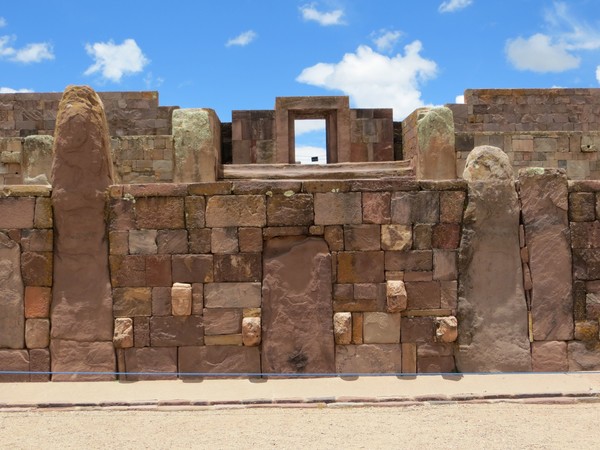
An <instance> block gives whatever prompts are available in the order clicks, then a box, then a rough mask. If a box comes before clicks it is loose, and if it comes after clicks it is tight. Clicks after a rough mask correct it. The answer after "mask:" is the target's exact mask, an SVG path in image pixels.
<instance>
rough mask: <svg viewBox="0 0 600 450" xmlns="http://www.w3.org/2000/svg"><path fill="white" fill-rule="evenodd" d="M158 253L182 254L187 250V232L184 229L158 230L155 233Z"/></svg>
mask: <svg viewBox="0 0 600 450" xmlns="http://www.w3.org/2000/svg"><path fill="white" fill-rule="evenodd" d="M156 244H157V251H158V253H159V254H170V255H173V254H184V253H187V252H188V232H187V231H186V230H159V231H158V233H157V234H156Z"/></svg>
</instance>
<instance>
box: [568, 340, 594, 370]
mask: <svg viewBox="0 0 600 450" xmlns="http://www.w3.org/2000/svg"><path fill="white" fill-rule="evenodd" d="M567 355H568V359H569V372H579V371H582V370H593V371H598V370H600V344H598V343H597V342H596V343H591V344H590V343H586V342H580V341H571V342H568V343H567Z"/></svg>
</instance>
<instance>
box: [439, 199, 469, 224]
mask: <svg viewBox="0 0 600 450" xmlns="http://www.w3.org/2000/svg"><path fill="white" fill-rule="evenodd" d="M466 197H467V194H466V192H463V191H444V192H440V222H441V223H461V222H462V218H463V210H464V207H465V199H466Z"/></svg>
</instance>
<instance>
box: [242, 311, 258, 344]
mask: <svg viewBox="0 0 600 450" xmlns="http://www.w3.org/2000/svg"><path fill="white" fill-rule="evenodd" d="M261 340H262V330H261V320H260V316H259V317H244V318H243V319H242V343H243V344H244V346H246V347H256V346H259V345H260V343H261Z"/></svg>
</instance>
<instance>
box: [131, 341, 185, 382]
mask: <svg viewBox="0 0 600 450" xmlns="http://www.w3.org/2000/svg"><path fill="white" fill-rule="evenodd" d="M124 353H125V371H126V372H131V373H135V374H136V375H127V377H126V379H127V381H140V380H172V379H175V378H176V377H177V375H176V373H177V348H175V347H170V348H169V347H167V348H154V347H145V348H128V349H126V350H125V351H124ZM171 372H172V373H173V375H168V374H169V373H171ZM138 374H143V375H138Z"/></svg>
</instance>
